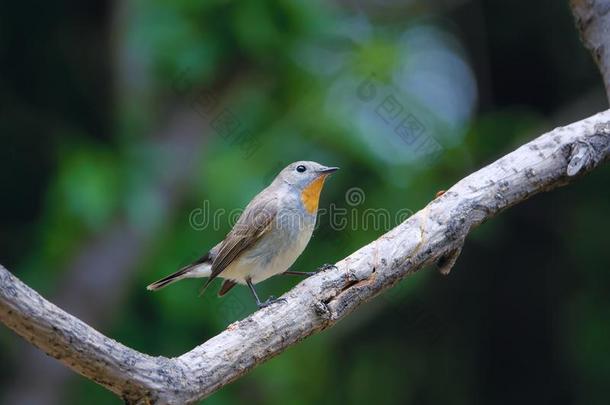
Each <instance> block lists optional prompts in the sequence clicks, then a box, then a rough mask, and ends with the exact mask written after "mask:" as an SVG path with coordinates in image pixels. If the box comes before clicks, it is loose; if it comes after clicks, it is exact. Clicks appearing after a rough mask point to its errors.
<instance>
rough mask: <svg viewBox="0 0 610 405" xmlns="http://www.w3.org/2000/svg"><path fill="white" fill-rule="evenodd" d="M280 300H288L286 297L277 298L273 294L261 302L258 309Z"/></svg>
mask: <svg viewBox="0 0 610 405" xmlns="http://www.w3.org/2000/svg"><path fill="white" fill-rule="evenodd" d="M278 302H286V298H275V297H274V296H273V295H271V296H269V298H267V301H264V302H259V303H258V304H257V305H258V309H262V308H267V307H268V306H269V305H273V304H275V303H278Z"/></svg>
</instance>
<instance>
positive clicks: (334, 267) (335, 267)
mask: <svg viewBox="0 0 610 405" xmlns="http://www.w3.org/2000/svg"><path fill="white" fill-rule="evenodd" d="M331 269H335V270H337V266H335V265H334V264H328V263H326V264H323V265H321V266H320V267H318V269H317V270H316V273H318V272H320V271H325V270H331ZM312 274H315V273H312Z"/></svg>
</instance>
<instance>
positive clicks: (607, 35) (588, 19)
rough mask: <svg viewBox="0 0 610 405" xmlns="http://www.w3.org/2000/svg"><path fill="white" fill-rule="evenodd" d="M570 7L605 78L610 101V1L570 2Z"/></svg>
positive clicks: (586, 44) (574, 0)
mask: <svg viewBox="0 0 610 405" xmlns="http://www.w3.org/2000/svg"><path fill="white" fill-rule="evenodd" d="M570 6H571V7H572V14H574V19H575V20H576V26H577V27H578V30H579V31H580V36H581V38H582V41H583V42H584V44H585V46H586V47H587V49H589V51H591V54H592V55H593V59H595V63H597V66H598V67H599V70H600V72H601V74H602V76H603V78H604V85H605V86H606V95H607V96H608V101H610V0H570Z"/></svg>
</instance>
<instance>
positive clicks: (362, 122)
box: [0, 0, 610, 404]
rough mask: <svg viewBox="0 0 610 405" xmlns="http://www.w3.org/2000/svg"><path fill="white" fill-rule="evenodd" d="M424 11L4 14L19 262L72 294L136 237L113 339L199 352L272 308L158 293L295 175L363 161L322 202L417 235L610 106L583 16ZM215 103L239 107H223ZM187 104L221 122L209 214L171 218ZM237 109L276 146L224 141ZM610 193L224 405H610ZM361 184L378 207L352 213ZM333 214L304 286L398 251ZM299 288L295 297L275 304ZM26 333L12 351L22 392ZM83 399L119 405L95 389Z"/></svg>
mask: <svg viewBox="0 0 610 405" xmlns="http://www.w3.org/2000/svg"><path fill="white" fill-rule="evenodd" d="M381 3H384V4H381ZM386 3H387V4H386ZM407 3H409V4H411V2H407ZM412 3H413V5H412V6H400V7H399V6H398V5H396V4H394V3H393V2H379V3H378V2H370V3H365V4H364V5H363V6H362V7H360V8H355V9H351V8H348V7H345V8H344V7H343V6H342V5H340V4H335V5H329V4H327V3H322V2H319V1H304V0H301V1H282V0H264V1H254V0H245V1H240V2H230V1H225V0H217V1H207V2H202V1H193V0H180V1H167V0H152V1H143V0H140V1H135V2H126V3H124V4H118V3H116V4H115V3H113V6H106V7H101V6H98V7H97V8H96V7H94V6H88V5H80V6H75V5H73V4H71V3H68V2H60V4H57V5H55V6H53V7H51V6H44V10H41V11H40V12H38V13H32V12H31V10H29V9H27V7H25V6H23V5H21V4H12V5H9V4H8V3H7V4H4V5H3V6H2V9H3V12H0V52H1V53H0V72H1V76H0V77H1V79H0V102H1V105H2V109H0V136H2V145H3V147H2V148H1V149H0V164H1V165H2V170H0V179H1V182H2V184H4V185H6V186H8V187H7V188H6V189H7V190H8V192H7V193H5V195H4V196H3V200H2V204H3V209H2V211H1V213H0V215H1V220H0V221H1V223H2V228H1V229H0V246H2V248H3V249H2V251H1V253H2V256H0V259H1V260H2V263H3V264H4V265H6V266H7V267H9V268H10V269H11V270H13V271H15V272H16V273H17V274H18V276H19V277H21V278H22V279H24V281H26V282H28V283H29V284H30V285H32V286H33V287H34V288H36V289H38V290H40V291H41V292H43V293H45V294H48V295H51V296H52V294H53V293H54V292H55V291H57V289H58V285H59V284H60V283H61V280H62V277H63V276H64V270H65V268H66V265H67V264H68V263H69V262H70V260H71V259H72V258H73V257H74V256H75V255H76V254H77V253H78V252H79V251H80V249H81V248H82V246H83V245H84V244H86V243H87V242H88V241H89V240H90V239H91V238H93V237H95V236H96V235H101V234H104V232H105V231H107V230H108V229H109V228H110V226H111V225H112V224H114V223H116V221H119V220H124V221H127V223H128V224H130V226H131V227H133V228H134V229H137V230H138V231H139V232H141V233H143V234H146V235H148V236H149V238H148V243H149V244H148V245H147V246H146V248H145V252H144V255H143V257H145V259H144V260H141V262H140V263H138V266H137V269H136V270H135V271H134V276H133V277H131V285H130V286H129V289H128V292H129V293H128V296H127V297H125V298H124V299H122V300H120V301H121V310H120V311H118V312H117V313H115V314H114V315H113V317H112V319H113V321H112V323H111V324H110V325H104V332H105V333H107V334H108V335H109V336H112V337H113V338H116V339H117V340H119V341H121V342H122V343H124V344H126V345H128V346H131V347H133V348H135V349H137V350H141V351H144V352H147V353H151V354H158V355H165V356H176V355H179V354H182V353H184V352H185V351H187V350H189V349H191V348H192V347H194V346H195V345H197V344H200V343H201V342H203V341H205V340H206V339H208V338H210V337H212V336H214V335H216V334H217V333H219V332H220V331H221V330H222V329H223V328H224V327H226V326H227V325H228V324H230V323H231V322H234V321H236V320H238V319H241V318H243V317H245V316H247V315H248V314H249V313H251V312H252V311H254V310H255V306H254V304H253V301H252V299H251V297H250V295H249V293H248V291H247V290H246V289H245V288H239V287H238V288H236V289H235V290H233V291H231V293H230V294H229V295H228V296H227V297H225V298H223V299H219V298H217V297H216V296H215V294H214V290H215V289H216V288H217V285H216V283H215V284H214V285H213V286H212V287H211V288H210V289H209V291H208V292H207V293H206V294H205V295H204V296H203V297H202V298H199V297H198V296H197V291H198V288H199V285H200V282H197V281H185V282H182V283H179V284H177V285H175V286H172V287H171V288H168V289H167V290H163V292H160V293H156V294H151V293H149V292H147V291H146V290H145V289H144V286H145V285H147V284H148V283H149V282H151V281H152V280H155V279H157V278H158V277H160V276H163V275H165V274H167V273H169V272H171V271H173V270H175V269H176V268H178V267H180V266H182V265H184V264H186V263H188V262H190V261H192V260H194V259H196V258H197V257H198V256H200V255H201V254H203V253H204V252H205V250H206V249H207V248H209V247H211V246H213V245H214V244H215V243H216V242H217V241H219V240H220V239H222V237H223V236H224V234H225V233H226V232H227V231H228V230H229V229H230V223H229V222H230V221H229V220H228V219H229V218H228V213H229V212H230V211H231V210H234V209H238V208H241V207H243V206H245V204H246V203H247V202H248V201H249V200H250V199H251V198H252V197H253V196H254V195H255V194H256V193H257V192H258V191H260V190H261V189H262V188H263V187H264V186H265V185H266V184H268V183H269V182H270V181H271V179H272V178H273V177H274V175H275V173H277V172H278V171H279V170H280V169H281V168H282V167H283V166H284V165H287V164H288V163H290V162H292V161H294V160H300V159H307V160H316V161H320V162H322V163H326V164H329V165H337V166H340V167H341V168H342V170H341V171H340V172H339V173H338V174H337V175H335V176H333V177H332V178H331V179H330V181H329V183H328V187H327V188H326V189H325V190H324V193H323V196H322V202H321V204H320V206H321V207H330V206H331V205H334V206H335V207H336V208H339V209H342V208H346V209H348V210H355V211H356V213H357V217H358V218H362V215H363V213H364V212H366V210H369V209H379V208H385V209H387V210H388V211H389V213H390V214H391V217H392V218H396V217H397V216H398V215H400V214H401V212H402V213H404V212H405V211H404V210H405V209H408V210H410V211H411V212H415V211H417V210H418V209H420V208H421V207H423V206H424V205H425V204H426V203H427V202H428V201H430V199H431V198H433V196H434V195H435V193H436V192H437V191H438V190H440V189H446V188H448V187H450V186H451V185H452V184H453V183H454V182H455V181H457V180H459V179H460V178H462V177H463V176H465V175H466V174H468V173H469V172H471V171H473V170H475V169H476V168H478V167H481V166H482V165H484V164H486V163H489V162H491V161H493V160H495V159H496V158H497V157H499V156H501V155H503V154H504V153H506V152H507V151H510V150H511V149H513V148H515V147H517V146H519V145H520V144H522V143H523V142H525V141H527V140H529V139H531V138H532V137H533V136H536V135H537V134H539V133H541V132H542V131H543V130H545V129H548V128H550V127H551V126H553V125H558V124H565V123H568V122H570V121H571V118H573V116H574V115H576V117H584V116H587V115H590V114H591V113H593V112H594V111H596V110H599V109H602V108H605V106H604V105H603V96H600V95H601V91H602V88H601V81H600V80H599V78H598V75H597V72H596V71H595V68H594V66H593V64H592V62H591V60H590V57H589V55H587V53H586V51H585V50H584V49H582V47H581V46H580V44H579V43H578V40H577V33H576V31H575V30H574V29H573V28H572V22H571V19H570V15H569V10H568V8H567V6H566V5H565V4H562V5H559V4H558V3H560V2H550V1H549V0H547V1H543V2H541V3H543V4H541V5H535V6H530V5H528V4H526V2H514V4H513V3H511V4H510V5H509V4H508V3H509V2H506V3H504V2H499V1H493V2H486V3H485V4H483V2H479V1H466V2H462V3H463V4H461V5H450V3H452V2H431V3H430V4H428V3H425V2H420V3H421V4H420V3H418V2H412ZM440 3H447V4H446V5H445V6H441V5H440ZM88 7H91V8H88ZM51 9H54V10H70V11H69V12H67V13H66V14H65V15H60V14H59V13H58V12H56V11H55V12H53V11H52V10H51ZM45 10H46V12H48V13H49V14H48V15H46V14H45ZM35 14H36V15H35ZM524 16H528V18H525V19H524V18H522V17H524ZM24 21H30V24H28V26H29V27H30V28H31V29H30V30H29V31H28V32H27V33H24V32H23V30H22V26H21V23H22V22H24ZM81 21H82V22H81ZM19 40H21V43H22V44H23V46H21V47H17V46H16V45H15V41H19ZM557 44H562V46H561V49H559V48H558V45H557ZM591 89H595V90H591ZM204 94H207V95H208V96H211V97H213V98H214V99H217V100H218V105H217V106H216V107H215V108H213V109H212V111H208V112H206V111H207V110H206V105H205V104H204V99H203V98H202V96H203V95H204ZM590 94H594V96H591V95H590ZM581 100H584V101H582V102H581ZM599 100H601V102H600V101H599ZM575 105H579V106H580V107H579V108H581V110H578V111H577V112H576V113H575V112H572V113H571V114H572V115H568V113H566V112H565V111H568V110H570V109H573V108H576V107H574V106H575ZM583 106H584V107H586V108H583ZM180 109H187V110H189V111H191V112H192V111H197V112H198V113H199V114H200V116H199V118H200V119H201V122H205V123H206V124H205V134H204V133H202V134H201V137H202V138H205V139H206V141H205V142H204V143H203V146H202V147H201V150H200V151H198V162H197V165H196V167H195V170H193V172H192V173H190V174H189V176H188V182H187V183H188V192H187V193H186V196H185V197H184V198H181V199H180V200H179V201H178V203H177V204H176V205H175V206H171V207H170V208H171V211H170V212H166V211H164V208H163V207H164V206H163V201H162V199H163V195H161V194H160V191H159V188H158V187H157V185H158V183H159V182H160V181H162V180H163V179H164V178H166V177H167V175H166V171H167V170H169V169H170V168H171V167H172V165H173V164H174V163H172V162H175V161H176V159H180V158H181V157H180V156H175V155H174V154H175V153H176V151H174V150H169V149H166V148H164V147H163V145H164V141H165V139H163V137H162V136H159V135H155V134H157V133H158V128H164V127H165V126H166V124H167V122H166V121H167V120H168V119H169V117H170V116H171V112H172V111H175V110H180ZM226 110H228V111H230V113H231V114H232V115H233V116H234V117H236V118H237V120H238V121H239V122H240V125H241V126H242V128H245V129H246V130H247V132H248V133H249V134H252V136H253V142H254V143H252V142H250V143H248V142H246V141H245V140H244V139H243V138H239V137H237V136H236V135H235V134H229V135H227V134H224V135H223V134H222V133H221V132H222V131H219V130H218V129H216V128H214V126H213V125H212V122H213V120H214V118H216V117H217V116H218V114H219V113H220V112H222V111H226ZM405 120H409V121H408V123H409V125H410V126H408V127H400V125H401V124H402V123H404V122H407V121H405ZM399 128H401V129H399ZM405 128H406V129H405ZM225 135H226V136H225ZM420 142H426V143H425V145H427V146H426V147H424V148H423V149H418V148H419V147H420ZM608 177H609V174H608V170H607V169H602V170H600V171H598V172H597V173H594V174H593V175H592V176H591V177H589V178H586V179H583V180H582V181H580V182H579V183H578V184H576V185H574V186H572V187H570V188H569V189H565V190H560V191H556V192H554V193H552V194H550V195H545V196H541V197H538V198H536V199H535V200H533V201H531V202H528V203H526V204H523V205H520V206H519V207H517V208H515V209H513V210H511V211H508V212H507V213H505V214H502V215H501V216H500V217H499V218H497V219H494V220H493V221H492V222H490V223H489V224H486V225H484V226H483V227H481V229H478V230H477V231H476V232H475V233H474V234H473V235H472V238H471V239H469V241H468V242H467V245H466V248H465V250H464V253H463V256H462V258H460V260H459V261H458V264H457V266H456V268H455V270H454V272H453V273H452V275H451V276H450V277H449V278H446V279H445V278H443V279H441V278H440V277H439V276H437V275H436V274H434V273H433V272H421V273H418V274H416V275H414V276H413V277H412V278H410V279H409V280H407V281H405V282H403V283H401V284H400V285H399V286H397V287H396V288H395V289H394V290H392V291H390V292H388V293H387V294H385V295H384V296H382V297H380V298H378V299H377V300H375V301H374V302H372V303H370V304H368V305H367V306H366V308H363V309H361V310H360V311H358V312H357V313H356V314H354V315H352V316H351V317H350V319H348V320H346V321H344V322H342V323H341V324H340V325H338V326H337V327H335V328H333V329H332V330H330V331H328V332H325V333H324V334H322V335H320V336H314V337H312V338H310V339H307V340H306V341H305V342H303V343H301V344H300V345H297V346H296V347H294V348H291V349H290V350H288V351H287V352H285V353H284V354H282V355H281V356H279V357H277V358H275V359H273V360H271V361H270V362H268V363H267V364H265V365H263V366H261V367H259V368H257V369H256V370H255V371H253V372H252V373H251V374H249V375H248V376H246V377H244V378H242V379H240V380H239V381H237V382H235V383H233V384H232V385H230V386H228V387H225V388H223V389H222V390H221V391H220V392H218V393H216V394H214V395H213V396H212V397H210V398H209V399H208V400H207V401H206V403H211V404H229V403H241V402H246V401H247V402H248V403H261V404H262V403H264V404H284V403H294V404H309V403H319V402H321V403H336V402H347V403H353V404H360V403H362V404H368V403H371V402H375V403H379V404H394V403H409V404H410V403H413V404H415V403H417V404H426V403H431V404H436V403H452V404H472V403H485V404H487V403H494V404H502V403H507V404H508V403H514V402H518V403H524V402H525V403H551V402H552V403H558V404H564V403H565V404H568V403H586V404H602V403H606V402H607V399H606V397H607V395H605V394H607V387H606V385H607V384H606V380H607V377H608V375H610V369H609V366H608V365H609V364H610V359H607V358H606V357H608V353H610V346H609V343H608V342H610V339H608V337H609V336H610V330H609V329H608V328H609V326H608V325H610V323H609V322H608V320H609V318H610V300H609V298H608V297H610V294H609V293H610V277H609V276H608V272H607V271H606V269H607V268H608V267H609V266H610V262H609V259H608V258H607V255H605V254H604V253H605V247H606V246H607V245H608V232H607V231H606V230H607V229H609V228H610V220H609V217H608V216H607V210H608V208H609V203H610V194H609V192H608V188H607V187H604V186H605V185H606V184H608V180H609V179H608ZM353 187H357V188H359V189H361V190H363V191H364V195H365V198H364V199H363V201H361V203H360V204H355V205H354V204H350V202H349V201H347V200H346V193H347V191H348V190H350V189H352V188H353ZM171 192H176V190H174V189H171ZM205 204H209V209H210V212H212V213H213V212H218V211H219V210H225V215H224V216H223V217H222V218H221V222H220V226H219V227H217V228H214V229H212V228H209V227H208V228H206V229H195V227H193V226H192V224H191V223H190V222H189V220H190V218H191V216H192V214H193V212H196V210H198V209H204V207H205ZM330 221H331V219H330V216H329V215H322V216H321V217H320V221H319V229H318V230H317V231H316V234H315V235H314V238H313V239H312V242H311V243H310V245H309V247H308V249H307V250H306V252H305V253H304V254H303V256H302V257H301V258H300V259H299V260H298V262H297V263H296V264H295V268H298V269H304V270H305V269H312V268H315V267H318V266H319V265H321V264H322V263H325V262H333V261H336V260H338V259H340V258H342V257H344V256H345V255H347V254H349V253H350V252H352V251H353V250H355V249H357V248H358V247H360V246H362V245H363V244H365V243H367V242H369V241H371V240H373V239H375V238H376V237H378V236H379V235H380V234H381V233H382V232H383V230H381V229H374V227H368V228H365V227H363V226H353V229H351V228H350V229H347V230H345V231H342V232H337V231H334V230H333V229H331V224H330ZM395 224H396V223H395V221H394V222H393V223H391V224H390V225H395ZM91 277H94V275H92V276H91ZM296 282H297V280H295V279H290V278H277V279H272V280H269V281H266V282H265V283H263V284H261V285H260V287H259V288H260V293H261V295H263V296H266V295H270V294H275V295H280V294H281V293H282V292H283V291H286V290H288V289H289V288H291V286H292V285H294V284H295V283H296ZM16 340H17V339H16V338H15V337H14V336H13V335H12V334H10V333H9V332H8V331H6V330H5V331H3V332H2V333H1V334H0V345H1V347H2V348H3V350H2V353H3V354H2V356H1V357H0V359H2V360H3V362H4V364H5V367H4V371H3V372H2V373H1V374H0V377H1V382H2V387H3V389H4V390H9V389H10V385H11V377H12V373H11V370H14V369H16V368H17V367H18V365H19V358H18V353H19V351H17V350H16V347H17V346H16V343H15V342H16ZM62 395H63V398H64V400H65V402H63V403H74V404H77V403H82V398H87V400H88V403H91V404H96V403H100V404H102V403H103V404H106V403H118V400H117V399H116V398H114V397H113V395H112V394H110V393H108V392H107V391H105V390H104V389H102V388H100V387H98V386H97V385H95V384H94V383H92V382H89V381H86V380H84V379H83V378H75V379H74V380H72V382H71V383H70V385H69V387H68V388H67V389H66V392H65V393H62Z"/></svg>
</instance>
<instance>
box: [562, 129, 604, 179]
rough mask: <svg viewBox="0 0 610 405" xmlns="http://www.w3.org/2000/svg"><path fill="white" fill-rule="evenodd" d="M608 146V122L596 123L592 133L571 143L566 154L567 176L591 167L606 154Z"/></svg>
mask: <svg viewBox="0 0 610 405" xmlns="http://www.w3.org/2000/svg"><path fill="white" fill-rule="evenodd" d="M608 148H610V122H605V123H600V124H596V125H595V127H594V131H593V134H591V135H589V136H587V137H586V138H584V139H583V140H578V141H576V142H575V143H573V144H572V145H571V148H570V150H569V155H568V168H567V171H566V173H567V175H568V176H569V177H572V176H576V175H577V174H579V173H581V172H583V171H587V170H589V169H592V168H593V167H595V166H597V165H598V164H599V163H600V162H601V161H602V160H603V159H604V156H606V155H607V153H606V151H607V150H608Z"/></svg>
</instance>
